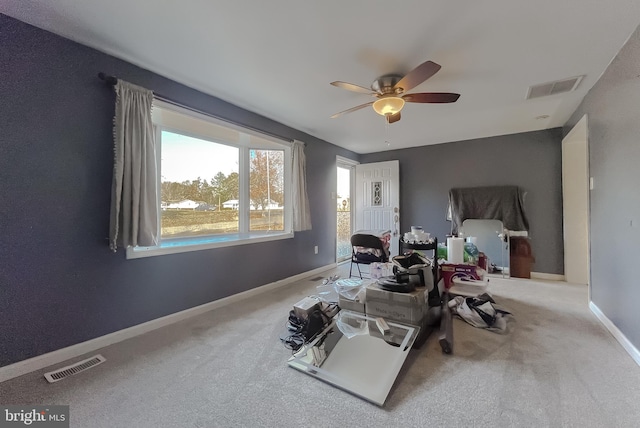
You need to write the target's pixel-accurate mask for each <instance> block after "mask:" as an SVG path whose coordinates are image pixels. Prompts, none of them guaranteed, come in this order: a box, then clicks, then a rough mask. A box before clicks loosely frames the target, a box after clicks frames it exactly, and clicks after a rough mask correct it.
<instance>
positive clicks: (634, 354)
mask: <svg viewBox="0 0 640 428" xmlns="http://www.w3.org/2000/svg"><path fill="white" fill-rule="evenodd" d="M589 309H591V312H593V313H594V315H595V316H596V317H597V318H598V319H599V320H600V322H601V323H602V324H604V326H605V328H606V329H607V330H609V333H611V334H612V335H613V337H614V338H615V339H616V340H617V341H618V343H620V345H622V347H623V348H624V350H625V351H627V353H628V354H629V355H630V356H631V358H633V360H634V361H635V362H636V364H638V365H639V366H640V351H638V348H636V347H635V346H633V343H631V342H630V341H629V339H627V336H625V335H624V334H623V333H622V332H621V331H620V330H619V329H618V327H616V325H615V324H614V323H613V322H612V321H611V320H610V319H609V318H607V316H606V315H605V314H604V313H603V312H602V311H601V310H600V308H599V307H597V306H596V304H595V303H593V302H589Z"/></svg>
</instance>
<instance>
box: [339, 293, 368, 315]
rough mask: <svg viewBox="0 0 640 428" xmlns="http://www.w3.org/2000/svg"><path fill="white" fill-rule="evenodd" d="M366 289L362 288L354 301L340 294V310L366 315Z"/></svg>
mask: <svg viewBox="0 0 640 428" xmlns="http://www.w3.org/2000/svg"><path fill="white" fill-rule="evenodd" d="M365 290H366V289H365V287H362V288H361V289H360V291H359V292H358V294H356V298H355V299H354V300H351V299H347V298H346V297H344V296H343V295H341V294H338V306H340V309H346V310H347V311H354V312H360V313H363V314H364V313H365V295H366V291H365Z"/></svg>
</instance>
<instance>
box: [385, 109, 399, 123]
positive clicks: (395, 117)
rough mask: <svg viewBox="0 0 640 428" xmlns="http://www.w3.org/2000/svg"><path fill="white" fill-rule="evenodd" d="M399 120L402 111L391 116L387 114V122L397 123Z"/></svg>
mask: <svg viewBox="0 0 640 428" xmlns="http://www.w3.org/2000/svg"><path fill="white" fill-rule="evenodd" d="M399 120H400V112H397V113H396V114H392V115H391V116H387V122H388V123H389V124H392V123H396V122H397V121H399Z"/></svg>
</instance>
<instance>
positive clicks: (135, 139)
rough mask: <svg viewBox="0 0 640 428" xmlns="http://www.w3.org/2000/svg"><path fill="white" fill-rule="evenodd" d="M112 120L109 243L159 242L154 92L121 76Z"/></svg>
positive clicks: (144, 243) (141, 243)
mask: <svg viewBox="0 0 640 428" xmlns="http://www.w3.org/2000/svg"><path fill="white" fill-rule="evenodd" d="M115 90H116V115H115V117H114V119H113V125H114V128H113V137H114V154H115V158H114V164H113V183H112V187H111V218H110V225H109V245H110V247H111V249H112V250H113V251H116V249H117V247H123V248H126V247H128V246H133V247H135V246H138V245H141V246H153V245H157V244H158V192H157V186H158V185H157V174H156V171H157V165H156V141H155V130H154V126H153V123H152V122H151V106H152V103H153V92H151V91H150V90H148V89H145V88H141V87H139V86H136V85H133V84H131V83H128V82H123V81H122V80H118V83H117V84H116V85H115Z"/></svg>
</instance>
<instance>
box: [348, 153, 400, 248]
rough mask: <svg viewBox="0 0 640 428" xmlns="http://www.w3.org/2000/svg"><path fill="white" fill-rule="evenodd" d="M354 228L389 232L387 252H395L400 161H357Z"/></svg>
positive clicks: (398, 220)
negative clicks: (358, 162)
mask: <svg viewBox="0 0 640 428" xmlns="http://www.w3.org/2000/svg"><path fill="white" fill-rule="evenodd" d="M355 176H356V177H355V186H356V191H355V195H354V199H355V203H354V204H353V210H354V212H355V213H354V214H355V223H354V228H355V230H366V231H369V232H370V233H374V234H380V235H381V236H383V235H384V234H385V232H388V233H389V235H390V247H389V254H390V255H391V256H393V255H396V254H398V251H399V248H398V236H399V233H400V162H399V161H397V160H393V161H386V162H375V163H365V164H359V165H357V166H356V168H355Z"/></svg>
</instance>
